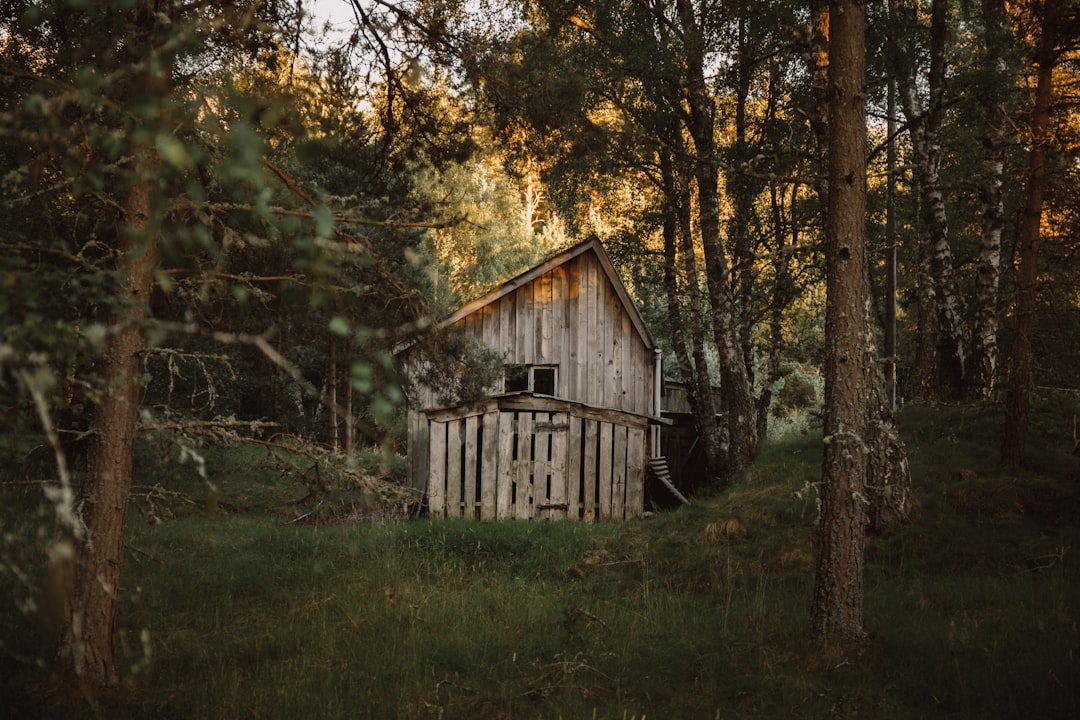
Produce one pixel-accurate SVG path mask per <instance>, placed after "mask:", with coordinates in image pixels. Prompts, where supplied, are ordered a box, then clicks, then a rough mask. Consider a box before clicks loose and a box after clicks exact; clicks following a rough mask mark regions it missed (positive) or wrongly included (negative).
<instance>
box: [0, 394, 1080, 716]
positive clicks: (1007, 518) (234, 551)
mask: <svg viewBox="0 0 1080 720" xmlns="http://www.w3.org/2000/svg"><path fill="white" fill-rule="evenodd" d="M1078 413H1080V405H1078V404H1077V403H1076V402H1074V401H1067V400H1062V399H1060V398H1059V399H1051V400H1048V401H1046V402H1041V403H1039V404H1038V405H1037V407H1036V408H1035V409H1034V412H1033V417H1032V419H1033V425H1032V432H1031V436H1030V437H1031V439H1030V447H1031V462H1030V468H1029V469H1028V470H1026V471H1024V472H1023V473H1019V474H1012V473H1008V472H1005V471H1003V470H1002V469H1001V468H1000V467H999V466H998V462H997V460H998V455H999V452H1000V433H1001V427H1002V420H1001V410H1000V408H998V407H994V406H967V407H949V406H912V407H908V408H905V409H904V411H903V412H902V413H901V414H900V422H901V429H902V435H903V437H904V439H905V442H906V443H907V446H908V450H909V454H910V459H911V465H912V470H913V477H914V483H915V494H916V500H917V507H916V511H915V514H914V517H913V519H912V521H911V522H910V523H909V524H907V525H906V526H904V527H902V528H899V529H896V530H893V531H891V532H889V533H887V534H884V535H881V536H875V537H871V538H869V539H868V542H867V547H866V589H865V618H866V626H867V629H868V631H869V636H868V637H867V638H866V640H865V641H863V642H859V643H854V644H848V645H840V646H829V647H824V646H822V645H820V644H818V643H816V642H814V641H812V640H811V639H810V638H809V637H808V635H807V626H808V620H809V606H810V599H811V592H812V587H813V538H814V525H815V518H816V486H815V483H817V482H818V481H819V479H820V463H821V435H820V432H814V431H812V430H811V431H809V432H806V433H798V432H796V433H792V434H791V435H789V436H787V437H783V438H779V439H777V440H775V441H772V442H770V443H769V444H768V446H767V447H765V448H764V449H763V451H762V453H761V456H760V458H759V459H758V461H757V462H756V463H755V464H754V465H753V467H751V468H750V469H749V470H748V471H747V472H746V473H744V474H743V475H742V476H741V477H739V478H738V479H736V481H735V482H734V483H733V484H732V486H731V488H730V489H728V490H726V491H723V492H718V493H715V494H713V495H712V496H710V497H699V498H695V499H694V500H693V502H692V504H691V505H689V506H687V507H683V508H680V509H678V510H671V511H665V512H660V513H656V514H654V515H652V516H650V517H647V518H644V519H642V520H638V521H632V522H626V523H621V524H583V523H549V522H520V521H508V522H498V523H495V522H487V523H478V522H468V521H446V520H443V521H435V520H406V519H401V518H395V517H392V515H393V513H390V514H387V515H383V516H378V517H373V516H372V515H371V513H370V512H369V510H368V509H367V506H366V505H365V504H364V503H365V502H367V501H368V500H369V499H365V498H364V496H363V495H364V494H363V493H352V494H350V493H348V492H345V491H342V490H340V489H338V490H335V489H334V488H331V487H324V488H322V490H320V491H318V492H314V491H313V490H312V488H313V487H315V486H313V485H312V484H311V483H310V482H309V480H310V478H308V479H305V478H303V477H299V475H303V473H298V472H297V471H295V470H288V468H284V469H283V468H282V467H278V466H275V465H274V463H278V464H279V465H280V463H279V461H278V460H273V459H272V458H271V460H272V462H271V461H267V460H266V458H267V457H269V456H267V454H266V452H265V450H257V449H253V448H240V449H231V450H220V451H216V450H206V451H205V453H204V456H205V457H204V459H205V461H206V465H205V467H206V472H207V479H203V478H202V477H201V476H199V475H198V474H197V473H195V472H194V471H193V469H192V466H191V465H186V466H181V465H178V464H177V463H176V462H175V457H174V456H170V457H163V456H162V455H161V454H159V453H155V452H154V451H153V448H146V449H144V451H143V452H142V453H141V455H140V467H141V468H142V472H143V473H144V479H143V481H142V482H140V488H141V489H140V490H139V493H138V494H137V495H136V496H135V497H134V502H133V507H132V515H131V519H130V522H129V538H128V549H129V552H128V555H127V559H126V565H125V568H124V587H123V589H122V599H123V606H122V614H121V618H120V622H119V628H118V654H119V657H120V663H121V681H120V685H119V687H118V689H117V690H116V691H115V693H113V694H111V695H110V696H108V697H105V698H103V699H101V700H100V701H99V703H98V704H97V705H96V706H94V707H91V706H89V705H86V704H81V703H80V704H77V706H76V707H72V706H71V705H70V704H63V705H62V704H60V703H58V702H56V701H55V697H54V695H53V694H52V693H51V692H50V690H49V688H50V677H49V672H48V662H47V658H48V657H49V654H50V649H49V648H50V647H51V645H50V642H51V641H50V638H49V626H48V623H47V622H41V618H42V609H41V608H40V607H37V606H36V605H37V604H35V603H32V602H28V597H27V595H28V594H30V593H31V591H32V590H33V589H34V588H36V587H40V585H41V582H42V581H40V580H36V579H35V577H36V574H37V571H36V570H33V569H32V568H31V567H30V564H29V562H30V560H31V559H32V557H33V555H32V553H30V552H29V551H26V552H24V553H23V554H21V555H20V554H19V553H18V552H17V547H16V545H17V544H16V543H15V540H14V539H13V538H15V536H17V535H18V536H20V537H21V536H22V535H23V534H24V529H25V528H28V527H30V525H28V524H27V522H26V521H25V518H26V517H27V516H29V514H30V513H31V512H33V511H32V506H31V505H28V503H29V501H28V500H27V498H26V493H27V492H28V491H27V490H26V489H25V487H23V486H15V485H9V486H3V487H0V492H2V493H3V494H4V497H3V498H0V499H2V500H3V501H4V505H2V506H0V507H3V508H6V509H5V510H0V521H2V522H3V526H4V528H5V529H4V532H5V533H7V536H8V539H7V540H5V543H6V544H5V545H4V546H3V547H4V552H5V553H6V554H5V557H4V564H5V566H6V567H15V566H17V565H21V566H22V567H23V568H24V570H25V572H24V573H23V575H24V577H23V578H22V579H21V580H19V581H18V582H16V581H15V580H14V579H13V578H14V577H15V576H14V575H12V574H11V573H0V599H2V600H3V606H2V607H0V642H2V645H0V716H2V717H12V718H19V717H64V718H69V717H79V716H84V717H95V716H96V717H104V718H149V717H153V718H260V719H261V718H290V719H292V718H551V719H552V720H554V719H556V718H613V719H629V718H637V719H643V718H646V717H649V718H674V719H691V718H702V719H706V718H707V719H709V720H712V719H713V718H731V717H734V718H754V717H757V718H779V717H783V718H829V717H842V718H847V717H881V718H886V717H887V718H974V717H987V718H988V717H994V718H1034V717H1037V718H1076V717H1080V629H1078V623H1080V558H1078V552H1080V550H1078V548H1080V545H1078V541H1080V457H1077V456H1076V455H1074V454H1073V452H1072V451H1073V432H1074V418H1075V417H1076V415H1077V414H1078ZM260 452H261V453H262V455H258V454H257V453H260ZM391 465H392V463H391ZM391 465H385V464H384V465H383V466H382V467H383V470H382V471H384V472H393V468H392V467H391ZM275 468H276V469H275ZM290 473H291V474H290ZM18 493H22V495H17V494H18ZM20 503H21V504H20ZM320 503H321V504H320ZM327 507H332V508H336V510H335V511H334V512H333V513H331V514H330V515H325V514H324V515H319V514H318V512H317V511H320V510H322V509H325V508H327ZM13 508H21V509H17V510H16V509H13ZM28 508H31V509H28ZM15 513H20V514H19V515H15ZM312 513H314V514H312ZM350 513H351V514H350ZM317 517H323V518H324V519H332V520H333V522H311V521H310V520H311V519H312V518H317ZM20 523H21V524H20ZM39 524H40V523H39ZM24 540H25V538H24ZM39 545H40V543H39ZM20 558H22V559H21V560H20Z"/></svg>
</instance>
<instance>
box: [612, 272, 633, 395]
mask: <svg viewBox="0 0 1080 720" xmlns="http://www.w3.org/2000/svg"><path fill="white" fill-rule="evenodd" d="M611 300H613V302H615V304H611V305H609V307H610V309H611V315H610V317H609V318H608V320H609V323H610V325H611V326H612V328H611V362H610V363H609V364H608V367H609V368H611V372H610V377H611V392H610V394H609V396H608V397H609V398H610V399H609V400H608V403H609V405H610V407H613V408H619V409H620V410H626V409H629V408H627V407H626V400H627V399H629V398H627V397H626V395H625V391H626V388H625V385H624V384H623V380H624V379H623V372H624V370H625V369H626V368H625V365H624V363H625V359H626V358H625V354H626V351H627V350H629V348H626V345H625V343H624V342H623V323H624V321H625V324H626V325H629V324H630V317H629V316H627V315H626V313H625V312H623V311H622V308H621V307H620V303H619V296H617V295H616V294H615V293H611Z"/></svg>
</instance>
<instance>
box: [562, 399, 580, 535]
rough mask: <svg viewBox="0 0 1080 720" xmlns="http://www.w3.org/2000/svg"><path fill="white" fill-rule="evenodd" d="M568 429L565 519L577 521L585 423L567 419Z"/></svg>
mask: <svg viewBox="0 0 1080 720" xmlns="http://www.w3.org/2000/svg"><path fill="white" fill-rule="evenodd" d="M567 420H568V422H569V423H570V427H569V429H568V430H567V433H566V486H565V487H566V517H568V518H570V519H571V520H577V519H578V517H579V514H578V513H579V511H580V510H581V509H582V500H583V498H582V497H581V479H582V478H581V476H582V471H583V462H582V457H581V451H582V450H583V447H582V444H583V443H584V442H585V425H584V424H585V421H584V420H583V419H582V418H579V417H576V416H574V415H569V417H568V418H567Z"/></svg>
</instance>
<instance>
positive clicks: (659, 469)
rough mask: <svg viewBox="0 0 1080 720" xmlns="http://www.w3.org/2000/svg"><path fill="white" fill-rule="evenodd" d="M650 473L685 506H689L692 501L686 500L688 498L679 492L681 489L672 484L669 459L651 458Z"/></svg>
mask: <svg viewBox="0 0 1080 720" xmlns="http://www.w3.org/2000/svg"><path fill="white" fill-rule="evenodd" d="M649 471H650V472H652V474H653V476H655V477H656V479H657V480H659V481H660V482H661V483H662V484H663V485H664V487H666V488H667V489H668V490H670V491H671V493H672V494H673V495H674V496H675V497H677V498H679V501H680V502H682V504H683V505H689V504H690V501H689V500H687V499H686V496H685V495H683V494H682V493H681V492H679V489H678V488H677V487H675V485H674V484H673V483H672V482H671V470H670V469H669V468H668V464H667V458H665V457H654V458H649Z"/></svg>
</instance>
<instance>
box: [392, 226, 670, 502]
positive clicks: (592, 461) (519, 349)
mask: <svg viewBox="0 0 1080 720" xmlns="http://www.w3.org/2000/svg"><path fill="white" fill-rule="evenodd" d="M444 323H445V325H447V326H450V325H457V326H459V327H461V328H463V329H464V330H465V331H466V332H468V333H470V334H471V335H472V336H473V337H474V338H475V339H476V340H477V341H479V342H481V343H483V344H484V345H486V346H488V347H490V348H493V349H494V350H496V351H497V352H499V353H501V354H502V356H503V363H504V366H503V367H504V373H503V376H502V378H501V381H500V383H499V386H498V387H495V388H491V392H490V396H489V397H487V398H486V399H485V400H483V401H481V402H479V403H471V404H468V405H459V406H455V407H440V406H438V403H437V400H436V397H437V394H436V393H435V392H433V391H432V390H431V389H430V388H420V389H419V391H417V392H414V393H413V395H415V397H411V398H410V409H409V462H410V474H411V481H412V483H413V485H414V486H415V487H416V488H417V489H419V490H421V491H423V492H424V493H425V494H426V497H427V506H428V512H429V514H430V515H431V516H436V517H471V518H478V519H496V518H498V519H501V518H522V519H525V518H548V519H564V518H565V519H580V520H607V519H613V520H616V519H624V518H633V517H638V516H640V515H641V514H642V513H643V511H644V502H645V500H644V498H645V477H646V470H647V467H648V466H649V464H650V462H652V463H653V464H654V465H656V466H657V467H659V466H660V465H662V459H660V458H659V448H660V443H659V434H658V432H657V431H658V428H659V426H660V424H662V423H663V422H664V421H663V420H662V419H661V417H660V395H661V390H662V385H661V372H662V370H661V360H660V351H659V349H658V348H657V346H656V342H655V340H654V339H653V337H652V335H651V334H650V332H649V330H648V328H647V327H646V326H645V323H644V322H643V321H642V318H641V315H640V314H639V313H638V311H637V308H636V307H635V306H634V303H633V301H632V300H631V299H630V296H629V295H628V294H627V292H626V288H625V287H624V285H623V283H622V281H621V280H620V279H619V275H618V273H617V272H616V270H615V268H614V266H613V265H612V263H611V260H610V259H609V258H608V256H607V253H606V252H605V251H604V248H603V247H602V246H601V244H600V241H599V240H598V239H597V238H596V237H595V236H594V237H590V238H589V239H587V240H585V241H584V242H581V243H579V244H577V245H575V246H574V247H571V248H570V249H568V250H565V251H563V252H561V253H559V254H558V255H556V256H554V257H552V258H551V259H549V260H548V261H546V262H544V263H542V264H540V265H538V266H536V267H534V268H532V269H531V270H529V271H527V272H525V273H522V274H521V275H519V276H517V277H515V278H514V279H512V280H509V281H508V282H506V283H504V284H503V285H501V286H499V287H497V288H496V289H494V290H492V291H491V292H489V293H487V294H486V295H484V296H483V297H481V298H478V299H477V300H474V301H473V302H471V303H469V304H467V305H465V306H464V307H462V308H461V309H459V310H458V311H457V312H455V313H453V314H452V315H451V316H450V317H449V318H447V319H446V320H445V321H444Z"/></svg>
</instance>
